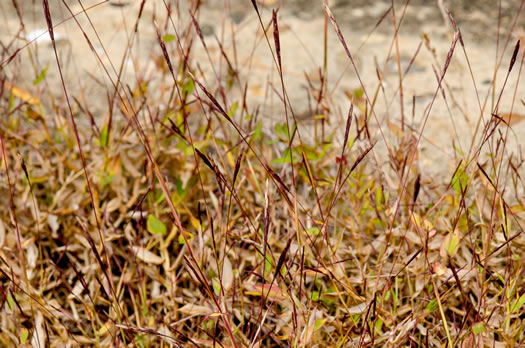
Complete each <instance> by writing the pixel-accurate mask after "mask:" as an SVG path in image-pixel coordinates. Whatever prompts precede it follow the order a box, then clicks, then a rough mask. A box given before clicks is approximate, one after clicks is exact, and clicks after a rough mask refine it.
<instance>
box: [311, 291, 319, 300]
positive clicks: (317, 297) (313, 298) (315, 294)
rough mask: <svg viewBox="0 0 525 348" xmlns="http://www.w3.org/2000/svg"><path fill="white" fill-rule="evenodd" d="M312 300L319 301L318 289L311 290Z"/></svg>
mask: <svg viewBox="0 0 525 348" xmlns="http://www.w3.org/2000/svg"><path fill="white" fill-rule="evenodd" d="M312 301H319V291H314V292H312Z"/></svg>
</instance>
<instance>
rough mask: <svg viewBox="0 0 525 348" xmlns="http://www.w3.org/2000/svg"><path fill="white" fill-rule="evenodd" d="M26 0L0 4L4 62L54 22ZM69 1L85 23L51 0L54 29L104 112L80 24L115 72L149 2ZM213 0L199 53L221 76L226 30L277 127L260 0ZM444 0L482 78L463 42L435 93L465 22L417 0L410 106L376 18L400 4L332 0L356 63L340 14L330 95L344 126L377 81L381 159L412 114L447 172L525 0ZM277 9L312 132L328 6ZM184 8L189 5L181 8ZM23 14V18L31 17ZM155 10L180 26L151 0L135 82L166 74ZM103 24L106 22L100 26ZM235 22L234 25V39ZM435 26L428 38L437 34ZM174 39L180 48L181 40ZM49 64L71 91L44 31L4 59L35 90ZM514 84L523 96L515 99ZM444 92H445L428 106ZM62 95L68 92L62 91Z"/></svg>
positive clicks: (77, 77) (407, 88)
mask: <svg viewBox="0 0 525 348" xmlns="http://www.w3.org/2000/svg"><path fill="white" fill-rule="evenodd" d="M18 3H19V13H20V16H19V15H18V14H17V11H15V8H14V7H13V5H12V3H11V2H10V1H2V2H1V3H0V21H1V22H2V23H3V24H2V28H4V29H5V30H2V32H1V33H0V40H1V42H2V44H3V46H4V47H6V48H5V49H3V51H4V56H3V57H2V61H4V60H5V59H6V58H7V56H8V54H7V55H6V52H9V53H12V52H14V50H15V49H16V48H17V47H21V46H23V45H25V43H26V41H27V38H32V37H36V36H37V35H38V34H39V33H42V31H45V29H46V22H45V19H44V16H43V15H42V6H41V2H40V1H22V2H21V1H18ZM67 3H68V4H69V8H70V10H71V13H75V14H76V13H80V15H79V16H77V17H76V18H77V20H78V23H76V22H75V21H74V20H72V19H71V14H70V12H69V11H68V9H67V8H66V7H65V6H64V5H63V3H62V1H59V0H54V1H50V7H51V13H52V17H53V23H54V24H55V25H57V24H59V23H60V22H61V21H64V20H66V21H65V22H64V23H63V24H60V25H58V26H57V27H56V29H55V33H56V35H57V38H58V41H59V45H58V48H59V54H60V59H61V61H62V65H63V67H64V72H65V77H66V81H67V84H68V91H70V93H71V94H72V95H76V96H78V97H79V98H81V97H83V98H86V96H87V98H88V99H89V100H100V103H94V104H95V105H93V110H92V112H94V113H95V114H96V115H99V116H100V117H104V113H105V112H106V111H105V110H107V106H105V105H104V103H105V100H107V97H106V94H107V90H108V86H111V81H110V79H109V78H108V77H107V74H106V72H105V71H104V69H103V68H102V65H101V64H100V63H99V62H98V61H97V59H96V58H95V56H94V55H93V54H92V52H91V49H90V47H89V45H88V44H87V42H86V40H85V39H84V36H83V33H82V31H81V30H80V29H79V27H81V28H83V30H84V31H85V34H86V35H87V36H88V37H89V38H90V40H91V41H92V42H93V47H94V49H95V50H96V52H97V53H98V54H99V56H100V57H101V60H102V63H103V65H104V66H105V67H106V68H107V69H108V71H109V75H110V76H112V77H113V78H114V77H115V76H116V70H118V68H119V66H120V65H121V62H122V60H123V55H124V52H125V50H126V44H127V42H128V38H129V37H130V36H131V35H132V32H133V27H134V25H135V21H136V19H137V14H138V11H139V4H140V1H131V0H111V1H107V2H100V1H96V0H84V1H82V3H80V2H78V1H67ZM203 3H204V4H203V6H202V8H201V12H200V14H199V16H198V21H199V23H200V26H201V28H202V30H203V34H204V35H205V40H206V44H207V47H208V52H209V53H210V56H211V61H210V60H209V59H208V56H207V54H206V51H205V50H204V48H203V46H202V45H201V44H200V43H195V45H194V46H195V47H194V49H195V51H194V57H198V58H197V60H198V62H199V66H200V68H201V69H202V71H203V72H204V76H203V81H206V83H207V85H208V86H209V87H210V88H214V87H216V86H217V83H218V82H217V81H216V79H215V78H214V72H213V68H215V69H221V67H222V70H221V71H223V70H224V65H225V62H224V60H221V58H220V50H219V46H218V44H217V41H216V39H215V36H217V37H219V38H221V40H222V42H223V44H224V49H225V51H226V52H227V53H228V55H229V56H230V57H234V59H233V64H234V65H235V67H236V68H237V69H238V72H239V77H240V79H241V81H243V82H248V96H247V97H248V100H249V103H248V104H249V105H250V107H251V108H252V109H251V112H255V111H256V110H258V111H259V112H260V114H261V116H262V117H263V118H264V119H265V126H266V127H267V129H268V130H271V129H273V124H274V123H276V122H284V121H285V119H284V114H285V113H284V110H283V105H282V103H281V101H280V100H279V97H278V95H277V93H276V92H274V91H272V87H271V86H274V88H275V89H276V90H277V91H279V92H280V91H281V90H280V84H279V80H278V75H277V73H276V68H275V64H274V62H273V59H272V56H271V53H270V50H269V48H268V45H267V43H266V41H265V40H264V38H263V36H262V31H261V29H260V25H259V23H258V20H257V17H256V15H255V12H254V10H253V7H252V6H251V3H250V1H246V0H242V1H241V0H231V1H221V0H207V1H204V2H203ZM404 3H405V2H404V1H396V2H395V4H396V5H395V12H396V16H397V19H398V20H399V18H401V15H402V13H403V7H404ZM443 3H444V6H447V7H449V8H450V10H451V12H452V14H453V16H454V18H455V19H456V21H457V23H458V24H459V25H460V27H461V30H462V32H463V36H464V39H465V50H466V55H467V57H468V60H469V63H470V67H471V69H472V74H473V76H474V79H472V76H471V73H470V71H469V67H468V64H467V59H466V56H465V53H464V51H463V48H462V47H461V46H460V44H459V42H458V44H457V46H456V50H455V53H454V57H453V59H452V62H451V64H450V66H449V68H448V72H447V74H446V77H445V79H444V86H446V88H445V91H446V97H445V98H444V97H443V96H442V94H441V93H436V91H437V86H438V83H437V79H436V72H437V73H438V74H440V72H441V71H442V69H443V66H444V62H445V60H446V56H447V53H448V52H449V50H450V47H451V42H452V40H453V34H454V32H453V29H452V27H451V25H450V22H448V20H447V21H445V18H444V17H443V13H442V11H441V9H440V7H439V6H438V1H429V0H414V1H411V2H410V6H409V7H408V8H407V10H406V13H405V16H404V17H403V23H402V25H401V29H400V31H399V34H398V42H397V47H398V49H399V56H400V58H401V67H402V71H403V72H405V70H406V68H407V66H408V65H409V63H410V62H411V61H412V60H413V62H412V65H411V67H410V70H408V72H407V73H406V74H405V75H404V77H403V115H402V113H401V109H402V108H401V103H400V100H401V99H400V94H399V88H398V86H399V75H398V73H397V63H396V60H395V55H396V45H393V37H394V29H393V28H394V27H393V24H392V12H390V13H389V14H388V15H387V16H386V17H385V19H384V20H383V21H382V23H381V24H379V25H378V26H377V27H376V24H377V23H378V20H379V19H380V18H381V16H382V15H383V14H384V13H385V11H387V9H388V8H389V5H390V1H364V0H359V1H350V0H335V1H331V2H330V7H331V9H332V12H333V14H334V16H335V18H336V20H337V21H338V23H339V25H340V27H341V31H342V33H343V35H344V37H345V40H346V42H347V43H348V46H349V49H350V51H351V54H352V56H353V58H354V60H355V62H356V68H357V70H355V69H354V67H353V66H352V65H351V64H350V61H349V58H348V56H347V54H346V53H345V51H344V49H343V47H342V45H341V43H340V41H339V39H338V38H337V36H336V35H335V33H334V28H333V26H332V25H331V24H330V23H329V25H328V42H327V49H328V59H327V63H328V69H327V73H328V75H327V77H328V89H329V90H330V91H331V98H330V100H329V105H327V106H328V107H329V108H330V110H331V115H330V118H329V119H330V123H331V125H333V126H336V127H338V125H339V124H341V125H343V124H344V122H345V117H346V113H347V109H348V105H349V99H348V97H347V95H346V94H347V93H348V92H351V91H354V90H355V89H357V88H363V87H364V90H365V91H366V92H367V94H368V96H369V97H370V98H373V96H374V93H375V91H376V89H378V88H379V91H380V92H379V94H378V99H377V102H376V107H375V115H373V117H372V119H371V121H370V122H371V125H372V130H373V137H374V138H375V139H377V140H378V145H377V147H376V153H375V155H376V157H377V158H378V159H379V160H380V161H381V162H385V163H386V162H387V158H386V155H385V154H386V149H385V145H384V140H383V136H382V133H384V134H385V137H386V138H387V139H391V138H392V136H393V135H395V133H396V132H397V131H398V129H399V127H400V125H401V119H403V120H404V121H405V125H406V127H407V128H408V129H413V131H414V132H415V134H418V132H420V131H421V129H422V127H423V125H424V132H423V136H422V140H421V143H420V145H419V148H420V151H421V153H420V159H421V160H420V163H419V165H420V167H421V170H422V172H423V173H424V174H425V175H428V176H432V175H434V174H436V173H439V174H441V175H442V177H443V178H449V177H450V176H449V175H450V174H451V172H452V171H453V169H454V168H455V167H456V165H457V157H456V155H457V153H459V152H463V153H468V151H469V147H470V145H471V139H472V136H473V134H474V132H475V129H476V124H477V123H478V120H479V118H480V105H483V104H484V102H485V100H486V98H487V96H489V98H488V102H487V107H486V108H485V110H484V113H483V118H484V120H487V119H488V118H489V117H490V111H491V109H492V107H493V104H492V99H491V98H490V97H491V96H492V95H491V94H490V93H489V88H490V86H491V81H492V78H493V76H494V73H495V66H496V64H495V61H496V55H498V57H501V56H502V52H503V47H504V46H505V40H507V37H508V34H509V30H510V27H511V25H512V22H513V20H514V17H515V16H516V13H517V12H518V8H519V5H520V1H517V0H513V1H510V0H507V1H502V2H501V4H502V7H501V16H499V15H498V13H499V12H500V9H499V8H498V2H497V1H468V0H465V1H446V0H445V1H443ZM82 7H83V8H84V9H88V10H87V11H86V12H87V15H88V16H86V15H85V14H84V13H82V12H83V9H82ZM273 8H279V12H278V14H279V17H278V18H279V23H280V35H281V47H282V59H283V69H284V79H285V83H286V89H287V93H288V96H289V99H290V102H291V103H290V107H291V108H292V109H293V111H294V112H295V113H296V115H298V117H299V118H300V119H301V120H302V121H301V122H302V127H301V128H300V129H303V131H302V132H303V133H304V134H303V136H304V137H305V138H308V137H311V136H312V134H311V133H312V132H311V127H310V125H311V124H312V123H313V121H312V119H313V116H315V115H316V114H318V113H319V112H320V111H319V110H315V103H313V101H312V95H311V92H309V91H308V88H307V80H306V78H305V76H308V78H309V79H310V81H311V83H312V85H313V86H318V85H319V83H320V81H319V76H320V75H319V71H320V69H321V68H322V66H323V57H324V55H323V42H324V36H323V33H324V24H325V17H324V9H323V6H322V1H320V0H319V1H303V0H301V1H299V0H282V1H278V0H269V1H266V3H265V4H262V2H261V3H260V10H261V14H262V19H263V23H265V24H266V23H269V22H270V19H271V9H273ZM173 11H174V12H173V18H174V19H175V21H174V23H175V27H176V28H178V30H179V29H181V28H184V27H185V26H186V24H187V23H188V20H189V17H188V15H187V13H188V12H187V3H182V2H181V5H180V7H179V11H177V9H176V6H174V7H173ZM177 13H180V14H181V15H180V16H177ZM20 17H21V18H22V20H23V23H24V28H21V26H20V23H21V20H20ZM88 17H89V18H88ZM498 18H500V30H499V34H498ZM524 18H525V16H523V14H522V15H520V17H519V20H518V23H517V25H516V27H515V30H514V33H513V36H510V38H511V39H510V40H511V42H509V43H508V45H507V46H506V49H505V51H504V53H503V58H502V63H501V66H500V68H499V69H498V70H497V78H496V81H497V83H496V92H497V93H496V95H495V96H496V98H497V97H498V95H499V92H500V91H501V88H502V85H503V80H504V78H505V74H506V71H507V69H508V65H509V61H510V56H511V54H512V50H513V46H514V44H515V42H516V40H517V38H518V37H519V35H520V33H521V35H523V31H521V32H520V31H519V30H523V29H520V28H523V27H522V26H523V25H524V24H525V21H524ZM154 20H155V22H156V23H157V25H158V27H159V28H160V30H161V31H162V33H163V34H166V33H168V34H169V33H173V32H174V30H173V27H172V25H171V23H166V9H165V7H164V2H163V1H161V0H152V1H148V2H147V4H146V7H145V9H144V11H143V13H142V17H141V21H140V23H139V31H138V35H137V37H136V39H135V41H134V44H133V47H132V55H131V57H128V58H126V59H125V61H124V67H125V71H124V76H125V78H124V81H126V82H127V83H130V84H133V82H135V81H136V80H137V79H145V80H148V79H149V80H152V81H155V80H156V81H157V82H158V83H160V81H161V80H162V77H159V76H156V75H155V74H157V73H158V72H157V70H156V66H155V60H156V59H157V58H158V57H159V56H161V52H160V48H159V45H158V43H157V40H156V34H155V28H154V25H153V22H154ZM93 28H96V33H95V31H94V30H93ZM232 31H233V32H234V33H235V38H234V41H233V40H232V35H231V33H232ZM270 33H271V32H270ZM97 35H98V37H99V39H100V42H99V41H98V38H97ZM424 37H426V38H427V40H426V41H425V39H424ZM270 39H271V35H270ZM498 39H499V42H498V41H497V40H498ZM272 46H273V43H272ZM170 48H171V49H173V50H174V49H175V46H172V47H170ZM416 52H418V54H417V56H415V53H416ZM29 53H31V54H35V55H36V56H37V57H38V59H37V60H36V61H35V62H34V65H32V64H30V60H29V59H28V58H29V56H30V54H29ZM414 56H415V58H414ZM519 62H520V61H519V60H518V65H517V66H516V67H515V69H514V70H513V72H512V74H511V76H510V78H509V82H508V83H507V86H506V89H505V93H504V94H503V96H502V100H501V102H500V109H499V110H500V111H501V112H510V111H511V109H512V111H513V112H514V113H515V114H516V115H525V106H524V104H523V103H522V102H521V101H520V99H525V93H524V92H525V91H524V83H523V82H522V83H519V82H520V81H518V74H517V73H518V70H519ZM46 66H49V71H48V76H47V85H46V86H47V87H42V88H50V89H52V90H55V91H57V93H55V95H60V93H58V91H60V88H61V86H60V83H59V79H58V70H57V68H56V61H55V58H54V53H53V50H52V47H51V45H50V42H49V40H48V36H47V34H45V33H44V34H43V35H41V36H40V37H39V38H38V39H37V40H36V41H34V42H33V43H31V44H30V45H29V46H28V47H27V48H25V49H24V50H23V51H22V52H21V53H20V54H19V56H18V57H17V59H14V60H13V61H12V62H11V63H10V64H9V65H3V66H2V69H3V70H4V72H5V73H6V74H7V75H8V76H9V77H12V76H15V75H16V76H17V77H18V78H17V81H20V82H19V83H20V84H21V85H22V87H26V88H27V89H31V88H33V87H31V85H32V84H31V82H32V81H33V80H34V78H35V76H36V75H37V73H38V71H40V70H41V69H42V68H44V67H46ZM112 66H113V67H114V69H115V70H113V67H112ZM378 69H379V71H383V70H384V71H385V78H384V81H383V85H382V86H379V84H378V77H377V76H378V74H377V71H378ZM164 81H165V80H164ZM361 83H362V85H361ZM24 85H25V86H24ZM516 86H518V87H517V89H516ZM102 87H103V88H102ZM515 89H516V96H517V97H516V101H515V103H514V104H513V103H512V98H513V93H514V90H515ZM476 91H477V93H476ZM81 92H82V93H81ZM345 92H346V93H345ZM239 95H240V91H237V94H236V93H233V94H232V97H231V98H230V99H227V100H225V101H224V102H225V103H226V104H227V105H225V108H226V109H228V108H229V106H231V105H232V104H233V102H234V100H235V98H236V97H238V96H239ZM434 95H436V98H435V101H434V103H433V104H432V108H431V109H429V108H430V105H431V103H432V100H433V99H434ZM478 96H479V99H480V101H478ZM413 98H415V104H414V103H413ZM58 100H59V101H60V98H59V99H58ZM512 105H514V106H512ZM482 122H483V121H482ZM524 123H525V122H524ZM339 128H342V127H339ZM513 131H514V133H511V135H510V138H509V141H510V142H509V143H510V145H511V146H510V147H509V151H512V152H517V151H519V134H522V132H523V131H525V128H524V126H523V124H522V123H516V124H515V125H513ZM339 135H340V134H339Z"/></svg>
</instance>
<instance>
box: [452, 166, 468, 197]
mask: <svg viewBox="0 0 525 348" xmlns="http://www.w3.org/2000/svg"><path fill="white" fill-rule="evenodd" d="M467 184H468V175H467V173H465V164H462V165H461V166H460V167H459V168H458V170H457V172H456V174H455V175H454V178H452V186H453V187H454V190H455V191H456V192H457V194H458V195H460V194H461V189H463V191H465V190H466V188H467Z"/></svg>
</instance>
